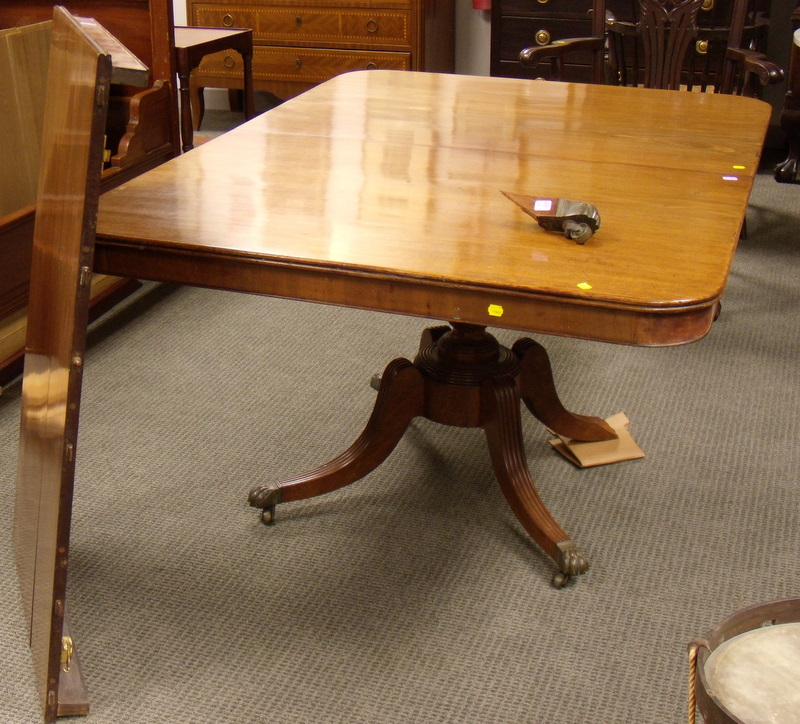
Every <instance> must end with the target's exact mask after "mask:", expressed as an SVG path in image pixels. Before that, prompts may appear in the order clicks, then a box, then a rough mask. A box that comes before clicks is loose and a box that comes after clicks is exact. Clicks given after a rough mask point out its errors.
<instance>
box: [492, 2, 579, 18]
mask: <svg viewBox="0 0 800 724" xmlns="http://www.w3.org/2000/svg"><path fill="white" fill-rule="evenodd" d="M591 9H592V0H507V1H506V2H504V3H503V9H502V14H503V17H504V19H505V18H506V17H508V18H526V17H527V18H539V17H542V16H543V15H552V16H557V17H561V18H569V17H573V18H579V17H586V15H587V14H588V13H589V12H590V11H591Z"/></svg>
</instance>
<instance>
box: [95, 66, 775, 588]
mask: <svg viewBox="0 0 800 724" xmlns="http://www.w3.org/2000/svg"><path fill="white" fill-rule="evenodd" d="M768 118H769V106H767V105H766V104H765V103H763V102H761V101H758V100H755V99H750V98H741V97H731V96H723V95H714V94H703V93H689V92H675V91H660V90H644V89H638V88H623V87H610V86H594V85H581V84H571V83H552V82H547V81H526V80H518V79H504V78H487V77H474V76H460V75H444V74H431V73H404V72H396V71H362V72H354V73H348V74H345V75H341V76H338V77H336V78H334V79H332V80H330V81H328V82H326V83H324V84H322V85H320V86H318V87H316V88H314V89H312V90H311V91H309V92H307V93H305V94H303V95H302V96H300V97H298V98H295V99H292V100H291V101H289V102H287V103H285V104H283V105H281V106H279V107H277V108H275V109H274V110H272V111H270V112H269V113H266V114H264V115H262V116H260V117H257V118H255V119H254V120H251V121H249V122H248V123H245V124H244V125H242V126H240V127H238V128H236V129H234V130H232V131H230V132H228V133H226V134H224V135H223V136H221V137H219V138H217V139H215V140H214V141H213V142H210V143H207V144H205V145H203V146H202V147H200V148H197V149H195V150H193V151H191V152H190V153H187V154H184V155H182V156H181V157H179V158H176V159H174V160H172V161H170V162H168V163H166V164H164V165H162V166H160V167H158V168H156V169H154V170H152V171H150V172H148V173H147V174H144V175H142V176H140V177H139V178H136V179H134V180H132V181H130V182H127V183H125V184H123V185H121V186H120V187H118V188H116V189H113V190H112V191H109V192H108V193H106V194H105V195H103V197H102V198H101V201H100V210H99V221H98V227H97V238H96V247H95V261H94V268H95V271H97V272H102V273H106V274H117V275H124V276H129V277H135V278H139V279H149V280H161V281H169V282H177V283H181V284H188V285H198V286H203V287H210V288H215V289H223V290H228V291H235V292H247V293H257V294H265V295H273V296H279V297H285V298H291V299H300V300H309V301H313V302H320V303H325V304H334V305H341V306H344V307H352V308H361V309H368V310H380V311H383V312H394V313H399V314H404V315H414V316H419V317H423V318H426V319H430V318H433V319H437V320H441V321H442V322H443V323H446V324H443V325H442V326H435V327H432V328H430V329H427V330H425V331H424V332H423V333H422V340H421V342H420V345H419V354H418V355H417V357H416V358H415V359H414V360H406V359H399V360H394V361H392V362H391V363H390V364H389V366H388V367H387V368H386V370H385V372H384V373H383V375H382V379H381V385H380V389H379V391H378V396H377V400H376V403H375V408H374V411H373V414H372V416H371V418H370V420H369V421H368V423H367V425H366V428H365V429H364V432H363V433H362V435H361V436H360V437H359V438H358V439H357V440H356V441H355V442H354V443H353V445H352V446H351V447H350V448H348V449H347V450H346V451H345V452H344V453H342V454H341V455H339V456H338V457H336V458H334V459H333V460H331V461H329V462H327V463H325V464H323V465H321V466H320V467H319V468H316V469H315V470H312V471H310V472H308V473H303V474H301V475H299V476H296V477H290V478H287V479H286V480H284V481H281V482H275V483H268V484H266V485H262V486H259V487H258V488H255V489H254V490H253V491H252V492H251V494H250V502H251V504H252V505H254V506H255V507H258V508H261V509H262V510H263V519H264V522H266V523H270V522H272V521H273V520H274V516H275V505H276V504H277V503H282V502H287V501H290V500H297V499H300V498H306V497H310V496H312V495H319V494H321V493H325V492H328V491H330V490H333V489H335V488H338V487H341V486H342V485H346V484H349V483H351V482H354V481H355V480H357V479H360V478H361V477H363V476H364V475H366V474H367V473H368V472H370V471H372V470H373V469H375V468H376V467H377V466H378V465H380V463H381V462H382V461H383V460H384V459H385V458H386V456H387V455H388V454H389V453H390V452H391V451H392V449H393V448H394V447H395V445H396V444H397V442H398V441H399V440H400V438H401V436H402V435H403V432H404V430H405V429H406V427H407V425H408V424H409V422H410V421H411V420H412V419H413V418H414V417H416V416H424V417H427V418H428V419H432V420H435V421H437V422H441V423H444V424H450V425H459V426H464V427H482V428H483V429H484V430H485V432H486V436H487V443H488V446H489V452H490V455H491V459H492V463H493V468H494V471H495V473H496V475H497V478H498V481H499V483H500V486H501V488H502V490H503V493H504V494H505V496H506V498H507V500H508V502H509V504H510V505H511V508H512V509H513V510H514V512H515V514H516V516H517V517H518V519H519V521H520V523H521V524H522V525H523V527H524V528H525V529H526V530H527V531H528V533H529V534H530V535H531V536H532V537H533V539H534V540H536V542H537V543H538V544H539V545H540V546H541V547H542V549H543V550H544V551H545V552H546V553H547V554H548V555H549V556H550V557H551V558H552V559H553V560H554V562H555V564H556V566H557V568H558V572H557V574H556V579H554V582H555V583H556V584H557V585H563V584H564V583H565V582H566V581H567V580H569V578H570V577H572V576H575V575H577V574H581V573H583V572H585V571H586V570H587V568H588V561H587V560H586V557H585V555H584V554H583V553H582V551H581V549H580V548H579V546H578V545H577V544H576V543H575V542H574V541H572V540H571V539H570V537H569V536H568V535H567V533H566V532H565V531H564V530H563V529H562V528H561V526H560V525H559V524H558V523H557V522H556V521H555V520H554V519H553V517H552V515H551V514H550V513H549V511H548V510H547V508H546V506H545V505H544V503H543V501H542V500H541V498H540V496H539V494H538V492H537V490H536V487H535V485H534V483H533V480H532V478H531V476H530V473H529V471H528V468H527V465H526V462H525V455H524V450H523V445H522V435H521V430H520V417H519V415H520V411H519V410H520V404H519V403H520V401H522V402H524V403H525V404H526V406H527V407H528V408H529V409H530V411H531V412H532V413H533V414H534V415H535V416H536V417H537V418H538V419H539V420H541V421H542V422H543V423H544V424H545V425H547V427H548V428H549V429H550V430H552V431H553V432H555V433H557V434H559V435H561V436H563V437H565V438H571V439H573V440H585V441H599V440H607V439H613V438H615V437H616V433H615V432H614V431H613V430H612V429H611V428H610V427H609V425H608V424H607V423H606V422H604V421H603V420H600V419H599V418H596V417H591V416H585V415H581V414H576V413H572V412H569V411H568V410H566V409H564V407H563V406H562V405H561V403H560V402H559V399H558V395H557V393H556V390H555V385H554V382H553V379H552V373H551V368H550V363H549V360H548V357H547V353H546V351H545V349H544V347H543V346H542V345H541V344H540V343H538V342H535V341H534V340H532V339H521V340H520V341H519V342H517V344H515V345H514V346H513V348H512V349H507V348H505V347H503V346H501V345H499V344H498V343H497V341H496V340H495V338H494V337H493V336H492V335H491V334H490V333H489V332H488V331H487V328H489V327H497V328H508V329H513V330H521V331H524V332H535V333H542V334H548V335H562V336H569V337H577V338H583V339H587V340H598V341H602V342H612V343H621V344H630V345H653V346H665V345H679V344H684V343H688V342H693V341H695V340H698V339H700V338H701V337H703V336H704V335H705V334H706V333H707V332H708V330H709V328H710V327H711V324H712V322H713V319H714V317H715V314H716V313H717V310H718V304H719V300H720V297H721V296H722V294H723V291H724V288H725V282H726V279H727V276H728V272H729V268H730V265H731V260H732V257H733V254H734V251H735V249H736V246H737V242H738V239H739V235H740V230H741V227H742V223H743V219H744V215H745V210H746V208H747V203H748V198H749V195H750V190H751V186H752V183H753V178H754V175H755V173H756V171H757V168H758V163H759V157H760V152H761V147H762V142H763V139H764V134H765V131H766V127H767V122H768ZM503 192H510V193H515V194H522V195H527V196H530V197H535V198H539V197H542V198H553V199H558V198H564V199H570V200H579V201H583V202H587V203H591V204H593V205H595V206H596V208H597V210H598V211H599V214H600V217H601V227H600V228H599V229H598V230H597V232H596V233H595V234H594V236H592V238H591V239H589V241H588V242H586V243H583V244H578V243H575V241H572V240H570V238H568V237H567V236H565V235H562V234H557V233H553V232H552V231H547V230H545V229H543V228H541V227H540V226H538V225H537V224H536V222H535V221H534V219H533V218H531V216H529V215H527V214H525V213H523V211H522V210H521V209H520V208H519V207H518V206H517V205H515V204H513V203H511V202H510V201H509V199H508V198H506V197H505V196H504V194H503ZM363 344H364V345H368V344H369V340H368V339H366V340H364V341H363ZM264 424H265V425H266V424H270V419H269V414H268V411H265V419H264Z"/></svg>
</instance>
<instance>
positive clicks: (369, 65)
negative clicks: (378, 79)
mask: <svg viewBox="0 0 800 724" xmlns="http://www.w3.org/2000/svg"><path fill="white" fill-rule="evenodd" d="M377 69H378V64H377V63H376V62H375V61H374V60H371V61H369V63H367V70H377Z"/></svg>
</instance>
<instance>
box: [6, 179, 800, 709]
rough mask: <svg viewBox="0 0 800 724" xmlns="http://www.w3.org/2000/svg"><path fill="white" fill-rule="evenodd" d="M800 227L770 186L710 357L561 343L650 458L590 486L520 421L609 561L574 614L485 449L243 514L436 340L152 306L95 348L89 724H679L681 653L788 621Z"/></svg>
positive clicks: (535, 458) (405, 323) (434, 442)
mask: <svg viewBox="0 0 800 724" xmlns="http://www.w3.org/2000/svg"><path fill="white" fill-rule="evenodd" d="M799 202H800V187H797V186H780V185H778V184H776V183H774V182H773V181H772V179H771V177H770V176H769V175H767V174H765V175H762V176H760V177H759V178H758V180H757V184H756V189H755V191H754V194H753V198H752V203H751V207H750V211H749V214H748V225H749V238H748V239H747V240H745V241H743V242H742V244H741V246H740V250H739V252H738V254H737V256H736V259H735V264H734V268H733V271H732V274H731V278H730V283H729V287H728V291H727V293H726V295H725V300H724V308H723V314H722V316H721V318H720V319H719V321H718V322H717V324H716V325H715V326H714V328H713V330H712V331H711V333H710V335H709V336H708V337H707V338H706V339H704V340H702V341H700V342H698V343H696V344H693V345H689V346H686V347H681V348H674V349H639V348H629V347H619V346H612V345H603V344H597V343H591V342H584V341H580V340H565V339H558V338H546V339H543V342H544V343H545V344H546V345H547V347H548V349H549V350H550V353H551V356H552V359H553V363H554V368H555V373H556V376H557V381H558V383H559V388H560V390H561V392H562V397H563V398H564V401H565V403H566V404H567V405H568V406H569V407H571V408H573V409H574V410H576V411H578V412H585V413H591V414H600V415H603V416H606V415H610V414H613V413H616V412H619V411H624V412H626V413H627V414H628V416H629V417H630V419H631V430H632V432H633V434H634V437H635V438H636V439H637V441H638V442H639V443H640V445H641V446H642V447H643V449H644V450H645V452H646V454H647V457H646V458H645V459H644V460H639V461H634V462H627V463H621V464H617V465H612V466H607V467H602V468H595V469H589V470H578V469H576V468H574V467H572V466H571V465H570V464H569V463H568V462H566V461H565V460H564V459H562V458H561V457H559V456H558V455H557V454H556V453H555V452H553V451H552V450H551V449H550V446H549V444H548V442H547V441H548V435H547V434H546V432H545V431H544V430H543V429H542V428H541V426H539V425H538V424H536V423H535V422H534V421H533V420H530V419H528V418H527V417H526V420H525V437H526V445H527V456H528V461H529V463H530V466H531V469H532V470H533V472H534V476H535V478H536V479H537V481H538V484H539V487H540V491H541V493H542V495H543V497H544V499H545V501H546V503H547V505H548V506H549V507H550V509H551V510H552V511H553V513H554V514H555V516H556V517H557V518H558V520H559V521H560V522H561V523H562V525H563V526H564V527H565V528H566V529H567V530H568V531H569V532H570V533H571V534H572V535H573V536H574V538H575V539H576V540H577V541H579V542H580V543H581V544H582V545H583V546H584V548H585V549H586V550H587V552H588V554H589V555H590V559H591V570H590V571H589V573H588V574H587V575H586V576H584V577H583V578H581V579H580V580H578V581H577V583H575V584H574V585H570V586H568V587H567V588H566V589H564V590H560V591H559V590H555V589H553V588H551V587H550V578H551V577H552V574H553V566H552V564H551V562H550V561H549V559H547V558H546V557H545V556H544V555H543V554H542V553H540V551H539V550H538V549H537V548H536V546H535V545H533V544H532V543H531V542H530V541H529V540H528V538H527V537H526V536H525V535H524V533H523V532H522V529H521V527H520V526H519V525H518V523H517V522H516V520H515V519H514V517H513V515H512V514H511V512H510V511H509V509H508V508H507V507H506V504H505V502H504V500H503V498H502V496H501V494H500V492H499V489H498V488H497V486H496V484H495V482H494V480H493V475H492V472H491V467H490V464H489V460H488V456H487V454H486V451H485V448H484V444H483V440H482V435H481V433H480V432H478V431H473V430H457V429H448V428H443V427H440V426H436V425H434V424H432V423H428V422H424V421H423V422H416V423H414V425H413V427H412V429H411V430H410V431H409V433H408V434H407V435H406V437H405V438H404V439H403V441H402V443H401V444H400V446H399V448H398V449H397V450H396V451H395V452H394V453H393V455H392V456H391V457H390V458H389V460H388V461H387V462H386V463H385V464H384V465H383V466H382V467H381V468H380V469H379V470H377V471H376V472H374V473H373V474H371V475H370V476H368V477H367V478H366V479H365V480H362V481H360V482H359V483H357V484H355V485H353V486H350V487H349V488H346V489H344V490H341V491H338V492H336V493H333V494H331V495H329V496H326V497H322V498H318V499H315V500H311V501H304V502H298V503H291V504H286V505H284V506H279V508H278V523H277V524H276V525H275V526H274V527H271V528H267V527H265V526H263V525H261V524H260V522H259V520H258V514H257V512H256V511H254V510H253V509H251V508H249V507H248V505H247V501H246V497H247V491H248V490H249V488H250V487H251V486H252V485H254V484H255V483H257V482H259V481H262V480H269V479H276V478H280V477H282V476H285V475H291V474H294V473H297V472H300V471H303V470H305V469H307V468H309V467H311V466H313V465H316V464H317V463H320V462H323V461H325V460H326V459H328V458H330V457H331V456H332V455H333V454H335V453H337V452H339V451H340V449H342V448H343V447H344V446H346V445H347V444H349V442H350V441H351V440H352V438H354V437H355V436H356V435H357V434H358V432H359V431H360V428H361V426H362V424H363V422H364V421H365V420H366V417H367V415H368V413H369V410H370V408H371V405H372V402H373V400H374V392H373V391H372V390H371V389H370V387H369V385H368V381H369V378H370V376H371V375H372V373H373V372H375V371H378V370H380V369H382V368H383V366H384V365H385V363H386V362H387V361H388V360H390V359H392V358H394V357H396V356H401V355H402V356H408V355H412V354H413V352H414V350H415V348H416V343H417V339H418V336H419V334H420V332H421V330H422V329H423V328H424V327H425V326H426V321H425V320H420V319H412V318H406V317H401V316H391V315H383V314H376V313H369V312H359V311H350V310H342V309H337V308H332V307H325V306H320V305H311V304H305V303H297V302H290V301H285V300H275V299H267V298H260V297H252V296H245V295H234V294H225V293H221V292H212V291H206V290H199V289H189V288H179V289H169V288H164V287H155V288H152V289H149V290H148V292H147V294H145V295H143V296H141V297H140V298H139V299H138V300H137V301H136V302H135V303H134V304H133V305H132V306H131V307H129V308H128V309H127V310H126V311H124V312H121V313H118V314H116V315H115V316H113V317H112V318H111V319H110V320H106V321H105V323H103V324H101V325H99V326H96V327H95V328H94V331H93V332H92V334H91V339H90V349H89V352H88V356H87V366H86V376H85V383H84V397H83V414H82V418H81V432H80V443H79V449H78V469H77V475H76V503H75V510H74V524H73V537H72V555H71V567H70V584H69V605H70V608H71V612H72V621H73V630H74V634H75V636H76V640H77V643H78V646H79V652H80V655H81V658H82V662H83V666H84V670H85V674H86V677H87V680H88V686H89V690H90V694H91V698H92V713H91V714H90V717H89V720H88V721H89V722H90V724H111V723H113V724H120V723H125V724H139V723H141V724H158V723H162V722H163V723H165V724H166V723H169V724H175V723H184V722H193V723H194V722H203V723H206V722H207V723H209V724H210V723H215V724H216V723H219V724H223V723H224V724H240V723H246V722H252V723H254V724H255V723H258V724H268V723H281V724H295V723H297V724H300V723H308V724H359V723H362V722H363V723H370V724H401V723H402V724H433V723H439V722H453V723H458V724H494V723H497V724H506V723H508V724H515V723H523V722H524V723H528V722H529V723H537V724H539V723H541V724H551V723H553V724H579V723H580V724H583V723H585V722H601V723H605V722H609V723H610V722H637V723H638V724H641V723H643V722H644V723H648V722H652V723H662V722H683V721H685V716H686V715H685V712H686V689H687V664H686V644H687V642H688V641H689V640H690V639H692V638H694V637H697V636H699V635H702V634H704V633H705V632H706V631H708V629H709V628H711V627H712V626H713V625H714V624H715V623H717V622H718V621H720V620H721V619H722V618H724V617H726V616H727V615H729V614H730V613H732V612H733V611H736V610H738V609H740V608H742V607H744V606H748V605H751V604H755V603H759V602H765V601H769V600H773V599H776V598H781V597H785V596H797V595H800V572H798V554H799V553H800V504H799V503H798V490H800V482H799V481H798V467H799V465H798V464H799V463H800V459H799V457H798V445H797V439H798V429H797V421H798V412H800V385H799V384H798V365H797V359H798V351H799V350H798V348H799V347H800V337H799V336H798V327H800V288H799V287H798V274H797V262H798V253H799V251H800V203H799ZM497 336H498V337H499V338H500V339H501V341H503V342H506V343H509V342H511V341H513V340H514V339H515V338H516V337H517V336H518V335H516V334H514V333H511V332H506V331H498V332H497ZM18 416H19V387H18V386H17V387H12V388H10V389H8V390H7V391H6V392H5V394H3V395H2V397H0V484H2V495H1V496H0V517H1V518H0V519H1V520H2V521H3V525H2V527H1V529H2V533H0V535H1V536H2V538H0V581H2V584H1V585H0V635H2V639H3V644H4V645H3V661H2V665H0V672H2V673H0V721H1V722H9V723H11V724H28V723H33V722H38V721H39V704H38V701H37V700H36V695H35V691H34V687H33V678H32V673H31V665H30V658H29V652H28V650H27V648H26V643H25V627H24V622H23V619H22V614H21V611H20V597H19V590H18V585H17V581H16V576H15V572H14V567H13V562H12V555H11V519H12V512H13V486H14V476H15V465H16V444H17V437H18V432H17V430H18Z"/></svg>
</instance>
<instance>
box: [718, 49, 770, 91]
mask: <svg viewBox="0 0 800 724" xmlns="http://www.w3.org/2000/svg"><path fill="white" fill-rule="evenodd" d="M727 57H728V59H729V60H734V61H736V62H737V63H740V64H741V66H742V70H744V72H746V73H753V74H754V75H755V76H756V77H757V78H758V80H759V82H760V83H761V85H762V86H763V85H772V84H773V83H780V82H781V81H782V80H783V68H781V67H780V66H779V65H777V64H776V63H773V62H772V61H770V60H767V58H766V56H765V55H764V54H763V53H759V52H758V51H757V50H747V49H745V48H728V54H727Z"/></svg>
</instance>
